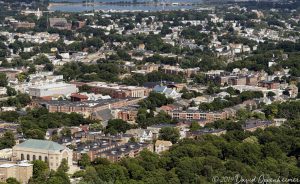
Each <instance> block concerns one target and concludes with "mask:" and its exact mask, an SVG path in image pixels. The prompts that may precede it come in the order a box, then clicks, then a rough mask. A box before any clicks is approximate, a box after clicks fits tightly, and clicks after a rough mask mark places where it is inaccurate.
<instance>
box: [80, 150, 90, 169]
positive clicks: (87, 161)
mask: <svg viewBox="0 0 300 184" xmlns="http://www.w3.org/2000/svg"><path fill="white" fill-rule="evenodd" d="M79 165H80V166H83V167H87V166H90V165H91V159H90V157H89V155H88V154H86V153H84V154H82V155H81V159H80V160H79Z"/></svg>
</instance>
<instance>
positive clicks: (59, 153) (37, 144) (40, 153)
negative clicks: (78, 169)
mask: <svg viewBox="0 0 300 184" xmlns="http://www.w3.org/2000/svg"><path fill="white" fill-rule="evenodd" d="M72 157H73V153H72V150H70V149H69V148H67V147H65V146H62V145H60V144H58V143H56V142H53V141H46V140H38V139H28V140H26V141H25V142H23V143H21V144H17V145H15V146H14V147H13V158H12V159H13V160H14V161H22V160H27V161H33V160H42V161H45V162H47V163H49V168H50V169H52V170H56V169H57V168H58V167H59V165H60V163H61V161H62V159H66V160H67V163H68V166H72Z"/></svg>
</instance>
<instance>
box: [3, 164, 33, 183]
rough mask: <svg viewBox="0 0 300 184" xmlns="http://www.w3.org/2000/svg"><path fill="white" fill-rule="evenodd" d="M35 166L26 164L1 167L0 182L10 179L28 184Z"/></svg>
mask: <svg viewBox="0 0 300 184" xmlns="http://www.w3.org/2000/svg"><path fill="white" fill-rule="evenodd" d="M32 173H33V164H29V163H26V162H21V163H17V164H15V163H5V164H1V165H0V181H1V182H5V181H6V179H8V178H15V179H16V180H17V181H19V182H20V183H21V184H25V183H28V181H29V179H30V178H31V177H32Z"/></svg>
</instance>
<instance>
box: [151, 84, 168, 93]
mask: <svg viewBox="0 0 300 184" xmlns="http://www.w3.org/2000/svg"><path fill="white" fill-rule="evenodd" d="M166 89H167V86H161V85H156V86H155V87H154V88H153V91H155V92H157V93H163V92H164V91H165V90H166Z"/></svg>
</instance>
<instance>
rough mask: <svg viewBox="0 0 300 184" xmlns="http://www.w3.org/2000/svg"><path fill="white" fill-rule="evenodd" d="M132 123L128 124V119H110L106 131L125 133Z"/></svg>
mask: <svg viewBox="0 0 300 184" xmlns="http://www.w3.org/2000/svg"><path fill="white" fill-rule="evenodd" d="M130 127H131V126H130V124H128V123H127V122H126V121H123V120H121V119H113V120H109V121H108V124H107V127H106V131H107V132H108V133H113V134H114V133H115V132H123V133H125V132H126V131H127V130H129V129H130Z"/></svg>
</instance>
